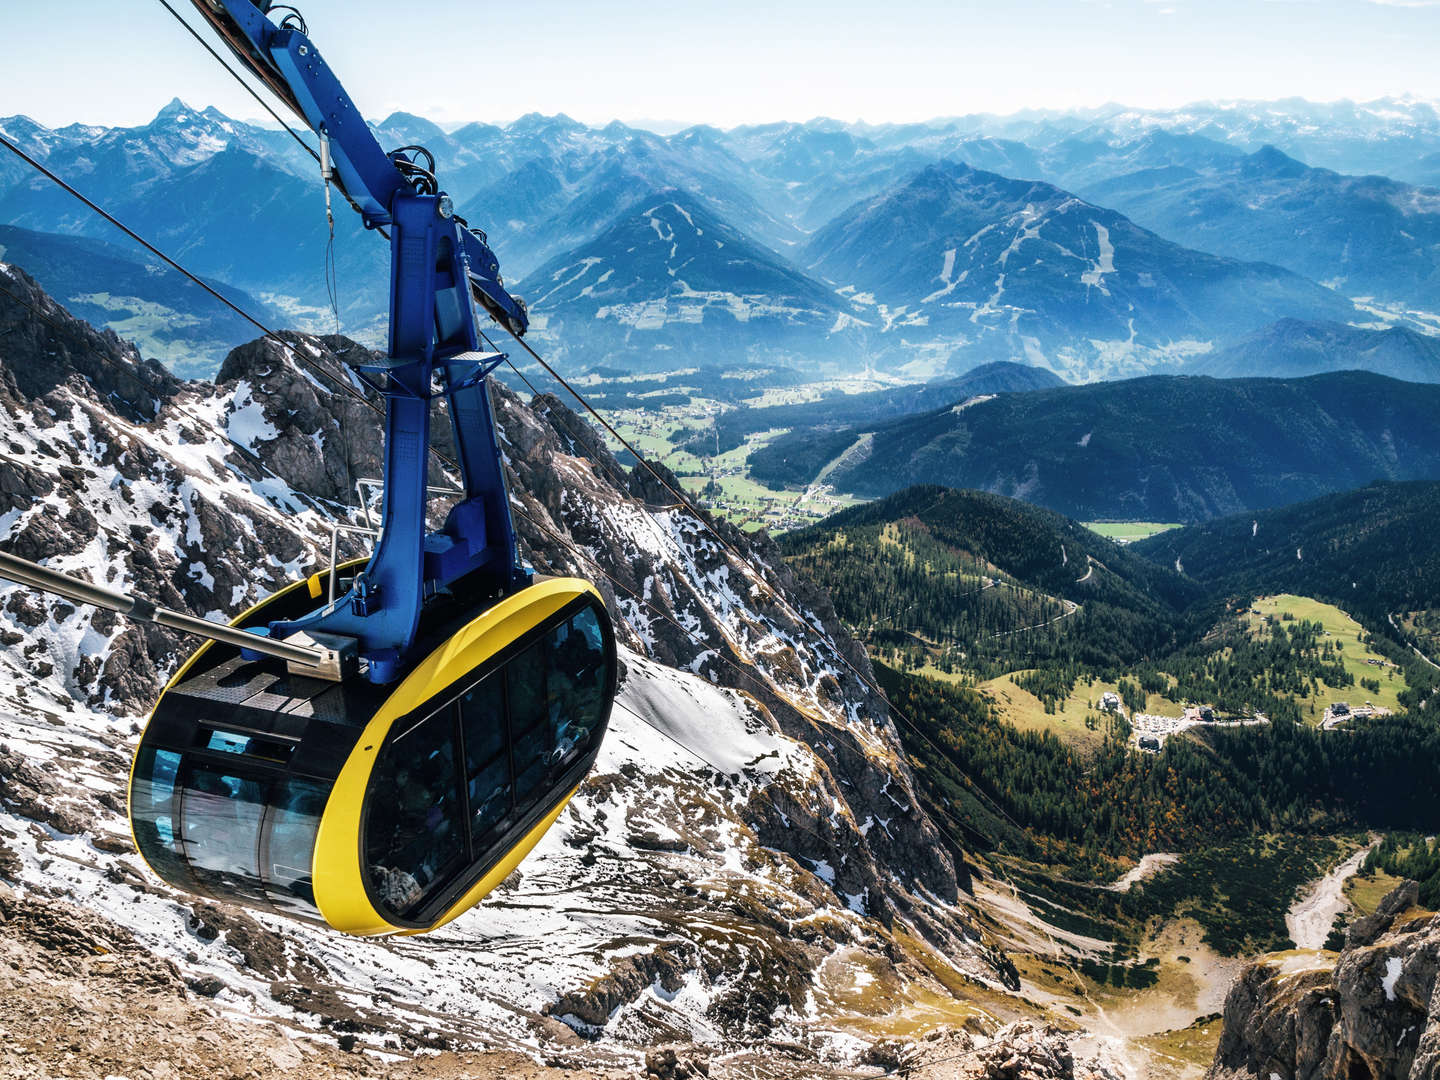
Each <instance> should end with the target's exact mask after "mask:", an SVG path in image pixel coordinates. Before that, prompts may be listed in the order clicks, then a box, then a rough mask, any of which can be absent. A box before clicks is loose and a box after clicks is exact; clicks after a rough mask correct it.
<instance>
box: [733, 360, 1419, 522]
mask: <svg viewBox="0 0 1440 1080" xmlns="http://www.w3.org/2000/svg"><path fill="white" fill-rule="evenodd" d="M1436 416H1440V385H1433V384H1432V385H1417V384H1414V383H1405V382H1399V381H1397V380H1394V379H1387V378H1384V377H1381V376H1378V375H1370V374H1366V373H1362V372H1339V373H1334V374H1328V375H1316V376H1312V377H1310V378H1306V379H1294V380H1284V379H1230V380H1217V379H1209V378H1199V377H1189V376H1184V377H1175V376H1150V377H1147V378H1141V379H1129V380H1124V381H1120V382H1107V383H1096V384H1092V385H1088V386H1067V387H1063V388H1060V389H1056V390H1036V391H1032V392H1029V393H1018V394H1000V395H998V396H996V397H993V398H988V397H978V398H972V399H970V400H967V401H963V402H960V403H957V404H956V405H954V406H953V407H951V408H948V409H942V410H939V411H936V412H931V413H926V414H923V415H920V416H913V417H906V418H904V419H901V420H898V421H892V422H888V423H884V424H880V425H857V426H855V427H852V428H847V429H844V430H840V431H836V432H833V433H830V434H827V435H825V436H824V437H823V438H817V437H815V435H814V434H813V433H806V434H804V435H802V436H800V437H799V438H795V439H791V438H790V437H789V436H782V437H781V438H780V439H778V440H776V441H775V442H773V443H771V444H770V445H769V446H767V447H765V448H764V449H762V450H759V451H757V452H755V453H754V454H752V455H751V456H750V466H751V473H752V475H753V476H755V477H756V478H757V479H760V480H762V481H764V482H767V483H771V484H774V485H780V484H786V483H788V484H794V485H803V484H807V483H809V482H811V481H812V480H813V479H814V478H815V477H816V476H817V475H818V474H820V472H821V471H822V470H826V471H825V480H826V482H828V483H830V484H832V485H834V486H835V487H836V488H837V489H839V490H841V491H847V492H853V493H854V494H857V495H861V496H868V497H878V496H882V495H887V494H889V493H891V492H894V491H897V490H899V489H901V488H904V487H907V486H909V485H911V484H917V483H939V484H944V485H946V486H947V487H956V488H978V489H980V490H984V491H992V492H996V493H999V494H1003V495H1010V496H1014V497H1016V498H1022V499H1025V500H1027V501H1029V502H1033V503H1038V504H1039V505H1041V506H1047V507H1049V508H1051V509H1053V510H1058V511H1059V512H1061V513H1063V514H1066V515H1068V516H1071V517H1075V518H1079V519H1081V520H1095V519H1097V518H1118V519H1122V520H1125V519H1128V520H1148V521H1182V522H1194V521H1205V520H1207V519H1210V518H1214V517H1219V516H1222V515H1225V514H1230V513H1235V512H1238V511H1242V510H1256V509H1261V508H1265V507H1272V506H1279V505H1283V504H1285V503H1289V502H1295V501H1298V500H1300V499H1304V498H1308V497H1312V496H1315V495H1319V494H1322V493H1326V492H1331V491H1339V490H1344V489H1347V488H1353V487H1357V486H1359V485H1361V484H1365V483H1368V482H1370V481H1372V480H1375V479H1392V480H1409V479H1433V478H1440V425H1437V424H1436V423H1435V417H1436Z"/></svg>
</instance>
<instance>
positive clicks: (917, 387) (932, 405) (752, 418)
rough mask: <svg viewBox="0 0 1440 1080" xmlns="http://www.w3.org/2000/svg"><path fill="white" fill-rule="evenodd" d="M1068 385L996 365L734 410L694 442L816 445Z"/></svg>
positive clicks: (1044, 374) (707, 445)
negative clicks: (776, 435)
mask: <svg viewBox="0 0 1440 1080" xmlns="http://www.w3.org/2000/svg"><path fill="white" fill-rule="evenodd" d="M1064 385H1065V380H1064V379H1062V378H1060V376H1058V375H1056V374H1055V373H1054V372H1053V371H1050V370H1049V369H1047V368H1039V367H1031V366H1029V365H1028V364H1016V363H1012V362H1010V361H1007V360H997V361H995V362H993V363H989V364H981V365H980V366H979V367H976V368H972V369H971V370H969V371H967V372H965V374H963V375H959V376H956V377H954V378H949V379H941V380H939V381H938V382H930V383H914V384H911V385H908V386H891V387H887V388H885V389H884V390H872V391H868V392H866V393H861V394H845V393H841V392H839V391H836V392H833V393H828V394H826V395H825V396H824V397H822V398H820V399H819V400H818V401H807V402H803V403H800V404H795V405H771V406H767V407H765V408H760V409H753V408H740V409H733V410H731V411H729V412H725V413H721V414H720V415H719V416H717V417H716V418H715V429H714V431H713V432H712V431H709V430H705V431H702V432H701V433H700V434H699V435H698V436H696V439H695V442H696V446H697V448H700V449H703V450H705V452H709V451H710V450H711V449H713V448H716V447H718V450H719V452H724V451H726V450H731V449H734V448H735V447H737V446H739V445H740V444H741V443H743V442H744V441H745V436H746V435H749V434H751V433H752V432H756V431H771V430H774V429H776V428H789V429H790V432H791V433H790V435H788V436H787V438H789V439H791V440H793V441H799V440H802V439H803V438H805V437H806V436H805V434H804V433H807V432H808V433H809V437H810V438H812V439H816V440H818V439H820V438H823V437H824V436H825V435H827V434H829V433H832V432H835V431H838V430H846V429H849V428H851V427H853V426H855V425H857V424H877V423H879V422H881V421H884V420H888V419H891V418H893V417H897V416H909V415H912V414H914V413H923V412H929V411H930V410H932V409H936V408H940V407H942V406H945V405H954V404H956V403H957V402H961V401H967V400H969V399H970V398H972V397H975V396H977V395H981V394H1012V393H1024V392H1025V391H1028V390H1049V389H1052V388H1054V387H1057V386H1064Z"/></svg>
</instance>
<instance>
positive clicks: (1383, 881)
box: [1345, 870, 1400, 916]
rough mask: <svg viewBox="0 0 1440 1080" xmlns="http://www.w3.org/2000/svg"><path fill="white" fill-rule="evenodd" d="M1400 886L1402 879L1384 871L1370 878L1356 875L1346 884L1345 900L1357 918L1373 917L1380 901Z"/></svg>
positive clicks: (1379, 871)
mask: <svg viewBox="0 0 1440 1080" xmlns="http://www.w3.org/2000/svg"><path fill="white" fill-rule="evenodd" d="M1399 884H1400V879H1399V878H1398V877H1395V876H1394V875H1393V874H1387V873H1386V872H1385V871H1384V870H1376V871H1375V873H1373V874H1371V875H1370V876H1369V877H1364V876H1363V875H1361V874H1356V875H1354V876H1353V877H1351V878H1350V879H1349V880H1348V881H1346V882H1345V899H1347V900H1349V901H1350V906H1351V908H1353V909H1354V911H1355V914H1356V915H1357V916H1360V915H1373V914H1375V909H1376V908H1378V907H1379V906H1380V901H1381V900H1384V899H1385V897H1386V896H1388V895H1389V894H1390V891H1391V890H1392V889H1394V888H1395V886H1396V885H1399Z"/></svg>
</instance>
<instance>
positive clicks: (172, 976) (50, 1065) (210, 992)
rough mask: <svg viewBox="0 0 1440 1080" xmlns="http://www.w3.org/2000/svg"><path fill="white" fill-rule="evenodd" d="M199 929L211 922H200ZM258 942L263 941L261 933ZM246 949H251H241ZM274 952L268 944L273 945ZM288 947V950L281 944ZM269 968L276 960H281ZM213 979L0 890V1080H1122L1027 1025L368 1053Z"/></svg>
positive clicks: (244, 940) (39, 900) (342, 1030)
mask: <svg viewBox="0 0 1440 1080" xmlns="http://www.w3.org/2000/svg"><path fill="white" fill-rule="evenodd" d="M201 914H202V918H203V916H204V915H205V914H206V913H204V912H202V913H201ZM209 914H210V915H211V917H212V918H213V919H214V920H215V921H214V923H213V924H207V923H205V922H204V921H200V922H197V925H196V926H195V927H194V928H193V930H192V932H194V933H196V934H197V936H198V937H199V938H200V939H201V940H203V939H204V938H205V937H206V936H207V928H208V932H209V933H214V932H216V931H217V930H219V928H220V927H222V926H223V927H224V930H223V931H221V932H223V933H224V934H225V935H226V936H227V937H229V938H230V940H231V943H232V944H236V945H239V946H241V947H245V948H249V949H251V950H252V951H253V952H254V954H255V955H254V957H253V959H254V960H255V961H256V962H257V963H258V964H259V965H260V966H262V967H263V966H264V963H265V959H266V954H267V945H268V944H272V943H273V942H267V939H266V936H265V935H264V932H263V931H261V930H259V928H258V926H255V925H254V924H253V923H249V925H248V926H247V923H248V922H249V921H248V920H246V919H245V918H244V917H243V916H239V918H238V919H237V918H236V914H237V913H233V912H232V913H228V914H227V913H224V912H220V911H218V910H213V909H212V911H211V912H210V913H209ZM257 931H258V933H257ZM247 934H248V935H251V936H248V937H247V936H246V935H247ZM271 937H272V938H273V935H272V936H271ZM277 940H278V939H277ZM271 959H274V957H271ZM221 988H222V984H221V983H220V982H219V980H216V979H208V980H207V979H196V978H193V977H191V978H187V977H186V976H185V975H184V974H183V972H182V971H181V969H180V968H179V967H178V966H177V965H175V964H174V963H171V962H169V961H167V960H165V959H163V958H161V957H158V956H156V955H155V954H154V953H153V952H151V951H150V950H149V949H148V948H146V947H145V945H144V944H143V943H141V942H139V941H137V940H136V938H135V937H134V936H133V935H131V934H130V933H129V932H127V931H126V930H125V929H124V928H122V927H120V926H118V925H116V924H114V923H111V922H109V921H107V920H105V919H103V918H101V917H100V916H97V915H95V914H94V913H92V912H88V911H86V910H85V909H84V908H82V907H80V906H78V905H76V904H73V903H70V902H68V901H64V900H56V899H48V898H45V897H40V896H36V895H25V894H21V893H17V892H15V891H14V890H12V889H10V888H8V887H7V886H4V885H0V1034H3V1036H4V1038H3V1039H0V1078H7V1080H8V1078H11V1077H14V1078H16V1080H20V1078H24V1080H51V1078H60V1077H92V1076H93V1077H105V1078H107V1080H117V1078H124V1080H140V1078H142V1077H148V1078H154V1080H178V1078H181V1077H196V1076H204V1077H210V1078H213V1080H229V1078H233V1080H271V1078H276V1077H282V1076H283V1077H299V1076H303V1077H307V1078H308V1077H367V1078H368V1077H376V1078H379V1077H384V1078H388V1080H448V1078H453V1080H459V1078H462V1077H474V1078H477V1080H479V1078H490V1077H508V1078H510V1080H581V1078H595V1080H620V1078H627V1080H628V1078H632V1077H633V1078H637V1080H639V1078H643V1080H687V1078H695V1077H701V1078H713V1080H727V1078H736V1080H740V1078H744V1080H756V1078H758V1077H766V1078H776V1080H802V1078H814V1080H840V1078H848V1077H855V1078H858V1077H879V1076H891V1075H897V1076H920V1075H923V1076H926V1077H930V1078H934V1080H959V1078H962V1077H964V1078H982V1077H983V1078H986V1080H1119V1078H1120V1076H1121V1074H1120V1073H1119V1071H1118V1070H1117V1069H1116V1068H1115V1067H1114V1066H1113V1065H1111V1064H1109V1063H1107V1062H1103V1061H1095V1060H1089V1061H1086V1060H1080V1059H1077V1057H1076V1056H1075V1054H1074V1053H1072V1051H1071V1049H1070V1046H1069V1041H1070V1040H1071V1039H1072V1038H1073V1037H1074V1035H1075V1033H1074V1032H1069V1033H1066V1032H1062V1031H1060V1030H1059V1029H1056V1028H1054V1027H1049V1026H1046V1025H1041V1024H1035V1023H1031V1022H1021V1023H1016V1024H1010V1025H1008V1026H1006V1027H1003V1028H1001V1029H999V1030H998V1031H995V1032H992V1033H988V1034H987V1033H986V1031H985V1029H984V1026H983V1025H979V1024H975V1025H971V1026H970V1027H969V1028H967V1029H955V1030H949V1031H937V1032H933V1033H931V1034H930V1035H929V1036H927V1037H925V1038H923V1039H920V1040H918V1041H911V1040H904V1041H894V1042H881V1043H877V1044H875V1045H874V1046H872V1047H871V1048H870V1049H869V1051H868V1053H867V1054H866V1057H865V1060H864V1061H863V1062H861V1063H860V1064H857V1065H852V1066H847V1067H841V1066H827V1065H823V1064H819V1063H816V1062H814V1061H813V1060H806V1058H807V1057H808V1055H803V1054H795V1053H792V1052H791V1051H790V1050H788V1049H787V1048H786V1047H784V1046H776V1047H774V1049H773V1050H770V1051H764V1052H762V1051H759V1050H756V1049H753V1048H752V1049H749V1050H745V1051H738V1052H737V1051H731V1052H728V1053H725V1052H720V1051H718V1050H716V1049H715V1048H713V1047H704V1046H697V1045H693V1044H689V1045H679V1046H660V1047H656V1048H653V1049H649V1050H645V1051H638V1050H637V1051H632V1052H629V1053H626V1052H624V1051H617V1050H609V1051H607V1050H604V1049H602V1048H599V1047H596V1046H593V1045H583V1044H582V1045H576V1046H571V1047H568V1048H567V1047H562V1046H555V1047H552V1048H550V1049H548V1050H546V1051H545V1052H543V1053H541V1052H538V1051H536V1050H535V1049H533V1048H527V1047H519V1048H517V1049H515V1050H485V1051H460V1052H455V1051H438V1050H435V1049H434V1048H432V1047H426V1046H423V1045H420V1044H419V1043H417V1042H416V1041H415V1040H413V1039H408V1038H407V1039H405V1040H404V1041H403V1042H401V1041H398V1040H397V1041H394V1042H393V1043H392V1044H391V1045H390V1046H389V1047H388V1048H387V1049H386V1051H384V1052H377V1051H375V1050H373V1049H371V1050H368V1051H367V1050H366V1048H365V1046H364V1045H362V1044H360V1043H359V1042H358V1040H357V1037H356V1035H355V1034H354V1033H353V1029H356V1028H358V1027H360V1026H361V1025H360V1024H359V1023H357V1022H356V1021H355V1020H353V1019H348V1018H346V1017H344V1016H341V1015H338V1014H335V1015H331V1016H330V1017H327V1019H326V1021H325V1022H324V1023H323V1024H322V1026H321V1027H320V1029H319V1030H318V1031H316V1030H313V1029H307V1028H304V1027H300V1026H298V1025H297V1026H289V1025H286V1024H283V1023H276V1022H274V1021H269V1022H257V1021H256V1019H255V1018H254V1017H250V1016H245V1015H243V1014H242V1013H238V1012H236V1011H235V1010H233V1009H225V1008H223V1007H222V1006H221V1005H220V1004H219V1003H218V1002H217V1001H216V1000H215V998H216V995H217V993H218V992H219V991H220V989H221ZM315 992H316V993H319V994H323V993H324V988H319V987H317V988H315Z"/></svg>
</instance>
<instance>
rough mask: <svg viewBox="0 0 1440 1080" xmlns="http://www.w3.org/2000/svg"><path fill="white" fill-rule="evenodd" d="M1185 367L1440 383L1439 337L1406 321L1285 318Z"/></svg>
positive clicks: (1200, 371)
mask: <svg viewBox="0 0 1440 1080" xmlns="http://www.w3.org/2000/svg"><path fill="white" fill-rule="evenodd" d="M1185 370H1186V371H1187V372H1188V373H1190V374H1195V375H1214V376H1217V377H1219V378H1233V377H1236V376H1243V375H1270V376H1275V377H1277V378H1298V377H1300V376H1304V375H1318V374H1320V373H1321V372H1325V371H1349V370H1358V371H1373V372H1375V373H1376V374H1377V375H1388V376H1390V378H1392V379H1405V380H1407V381H1409V382H1432V383H1433V382H1440V338H1436V337H1431V336H1430V335H1428V334H1419V333H1416V332H1415V331H1414V330H1410V329H1407V328H1405V327H1403V326H1397V327H1392V328H1391V329H1388V330H1366V329H1361V328H1359V327H1354V326H1345V325H1342V324H1340V323H1332V322H1305V321H1303V320H1300V319H1281V320H1280V321H1279V322H1276V323H1273V324H1271V325H1270V326H1267V327H1265V328H1264V329H1262V330H1258V331H1256V332H1255V333H1254V334H1252V335H1250V336H1249V337H1247V338H1246V339H1245V340H1244V341H1240V342H1237V343H1236V344H1234V345H1231V346H1229V347H1228V348H1224V349H1220V350H1218V351H1216V352H1214V353H1210V354H1209V355H1206V356H1200V357H1196V358H1195V360H1193V361H1192V362H1191V363H1189V364H1187V365H1186V368H1185Z"/></svg>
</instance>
